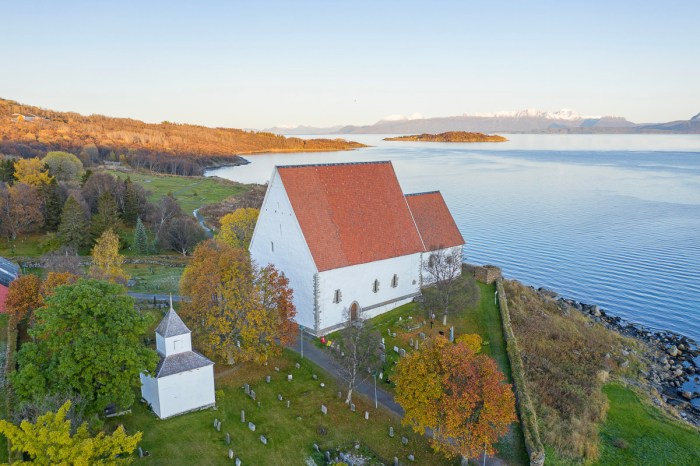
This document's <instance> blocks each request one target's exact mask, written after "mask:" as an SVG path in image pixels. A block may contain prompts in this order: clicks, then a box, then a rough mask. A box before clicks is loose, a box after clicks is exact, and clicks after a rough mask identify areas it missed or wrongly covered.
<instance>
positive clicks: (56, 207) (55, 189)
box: [39, 178, 63, 231]
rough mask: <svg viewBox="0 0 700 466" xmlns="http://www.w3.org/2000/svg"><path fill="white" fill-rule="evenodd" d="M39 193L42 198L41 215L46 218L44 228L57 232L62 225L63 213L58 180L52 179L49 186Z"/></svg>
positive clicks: (45, 186) (43, 187)
mask: <svg viewBox="0 0 700 466" xmlns="http://www.w3.org/2000/svg"><path fill="white" fill-rule="evenodd" d="M39 193H40V195H41V198H42V203H41V213H42V214H43V216H44V227H45V228H46V229H47V230H49V231H56V230H58V226H59V225H60V224H61V213H62V212H63V199H62V196H61V188H60V186H59V185H58V183H57V182H56V178H52V179H51V181H50V182H49V183H48V184H45V185H43V186H41V187H40V188H39Z"/></svg>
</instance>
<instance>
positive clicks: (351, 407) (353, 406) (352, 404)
mask: <svg viewBox="0 0 700 466" xmlns="http://www.w3.org/2000/svg"><path fill="white" fill-rule="evenodd" d="M350 411H352V412H353V413H354V412H355V403H350Z"/></svg>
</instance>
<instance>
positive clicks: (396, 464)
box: [394, 456, 399, 466]
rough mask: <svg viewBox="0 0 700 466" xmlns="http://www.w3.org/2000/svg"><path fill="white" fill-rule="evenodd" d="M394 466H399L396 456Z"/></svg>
mask: <svg viewBox="0 0 700 466" xmlns="http://www.w3.org/2000/svg"><path fill="white" fill-rule="evenodd" d="M394 466H399V459H398V458H397V457H395V456H394Z"/></svg>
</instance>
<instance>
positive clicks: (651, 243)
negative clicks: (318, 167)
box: [207, 135, 700, 341]
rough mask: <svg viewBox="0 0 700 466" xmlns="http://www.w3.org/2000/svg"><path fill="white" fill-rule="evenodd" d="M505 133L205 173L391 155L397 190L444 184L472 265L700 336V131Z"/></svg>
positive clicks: (240, 176) (259, 174)
mask: <svg viewBox="0 0 700 466" xmlns="http://www.w3.org/2000/svg"><path fill="white" fill-rule="evenodd" d="M341 137H346V138H347V137H348V136H347V135H346V136H341ZM507 137H508V138H509V139H510V141H509V142H505V143H472V144H447V143H445V144H442V143H421V142H386V141H382V136H378V135H351V139H353V140H356V141H359V142H363V143H365V144H370V145H372V146H373V147H368V148H366V149H360V150H356V151H350V152H333V153H304V154H270V155H255V156H248V157H246V158H247V159H248V160H249V161H250V162H251V163H250V164H249V165H245V166H239V167H224V168H219V169H215V170H210V171H209V172H207V175H208V176H219V177H222V178H227V179H231V180H236V181H241V182H244V183H253V182H255V183H264V182H266V181H267V180H268V179H269V177H270V174H271V173H272V168H273V166H274V165H295V164H305V163H332V162H365V161H373V160H391V161H392V162H393V164H394V167H395V170H396V173H397V176H398V178H399V181H400V183H401V185H402V187H403V189H404V192H406V193H411V192H420V191H429V190H440V191H441V192H442V194H443V196H444V197H445V200H446V202H447V205H448V206H449V208H450V210H451V211H452V213H453V215H454V217H455V220H456V221H457V225H458V226H459V228H460V230H461V232H462V235H463V236H464V238H465V239H466V241H467V247H466V248H465V258H466V260H467V261H468V262H472V263H479V264H496V265H498V266H500V267H502V268H503V272H504V274H505V275H506V276H507V277H509V278H516V279H518V280H521V281H522V282H524V283H526V284H529V285H533V286H535V287H540V286H544V287H547V288H551V289H553V290H555V291H557V292H558V293H560V294H561V295H563V296H566V297H571V298H575V299H578V300H580V301H583V302H587V303H596V304H599V305H600V306H601V307H602V308H604V309H607V310H609V311H610V312H611V313H613V314H615V315H619V316H621V317H623V318H625V319H627V320H630V321H633V322H637V323H641V324H643V325H646V326H649V327H651V328H654V329H667V330H672V331H675V332H678V333H681V334H684V335H687V336H688V337H691V338H693V339H695V340H696V341H700V135H507Z"/></svg>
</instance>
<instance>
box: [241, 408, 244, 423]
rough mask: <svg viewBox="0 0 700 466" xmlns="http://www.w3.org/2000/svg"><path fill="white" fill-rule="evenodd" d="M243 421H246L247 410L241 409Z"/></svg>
mask: <svg viewBox="0 0 700 466" xmlns="http://www.w3.org/2000/svg"><path fill="white" fill-rule="evenodd" d="M241 422H245V410H243V409H241Z"/></svg>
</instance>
